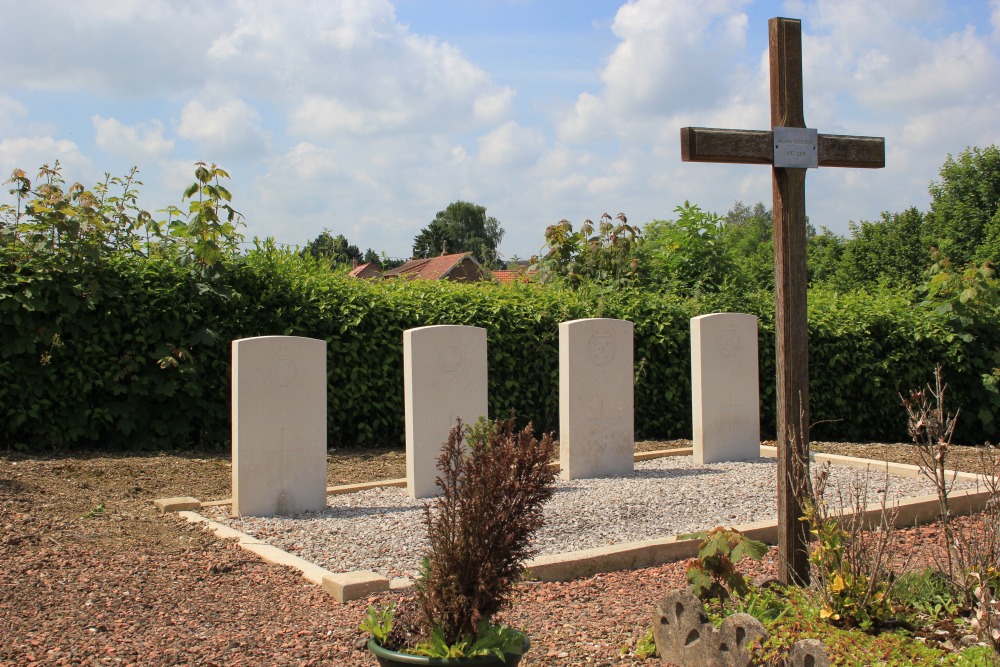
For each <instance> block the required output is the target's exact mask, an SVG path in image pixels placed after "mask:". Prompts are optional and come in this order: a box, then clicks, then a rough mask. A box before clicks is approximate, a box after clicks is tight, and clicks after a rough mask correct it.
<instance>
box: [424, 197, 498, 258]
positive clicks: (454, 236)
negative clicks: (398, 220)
mask: <svg viewBox="0 0 1000 667" xmlns="http://www.w3.org/2000/svg"><path fill="white" fill-rule="evenodd" d="M503 236H504V230H503V227H501V226H500V222H499V221H498V220H497V219H496V218H494V217H492V216H490V217H487V215H486V207H485V206H478V205H476V204H472V203H470V202H465V201H457V202H453V203H451V204H448V207H447V208H446V209H445V210H443V211H438V213H437V215H436V216H435V217H434V220H432V221H431V223H430V224H429V225H427V227H425V228H424V229H422V230H420V233H419V234H417V236H416V237H415V238H414V239H413V256H414V258H424V257H437V256H438V255H442V254H446V253H456V252H471V253H472V255H473V257H475V258H476V260H477V261H478V262H479V263H480V264H482V265H483V266H486V267H495V266H498V265H499V263H500V260H499V253H498V248H499V246H500V241H501V240H503Z"/></svg>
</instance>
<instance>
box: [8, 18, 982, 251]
mask: <svg viewBox="0 0 1000 667" xmlns="http://www.w3.org/2000/svg"><path fill="white" fill-rule="evenodd" d="M2 5H3V9H4V16H5V20H4V21H3V23H2V25H0V41H2V43H3V44H5V46H6V49H5V57H4V58H3V59H2V61H0V81H2V84H3V85H2V87H0V170H2V173H3V175H4V176H5V177H6V176H7V175H9V174H10V172H11V171H12V170H13V169H14V168H22V169H25V170H26V171H27V172H29V174H32V175H33V174H34V173H35V172H36V171H37V168H38V167H39V166H40V165H41V164H43V163H52V162H53V161H55V160H56V159H58V160H60V162H61V163H62V164H63V165H64V175H65V177H66V178H67V180H68V181H70V182H72V181H80V182H82V183H84V184H85V185H87V186H88V187H90V186H92V185H93V184H94V183H95V182H96V181H98V180H100V179H101V178H102V176H103V174H104V173H105V172H111V173H112V174H113V175H115V174H117V175H122V174H124V173H125V172H127V171H128V169H129V168H130V167H131V166H132V165H136V166H138V167H139V169H140V178H141V179H142V180H143V181H144V186H143V188H142V192H143V197H142V202H141V203H142V205H143V206H144V207H146V208H148V209H150V210H155V209H160V208H163V207H164V206H166V205H168V204H179V203H180V201H179V200H180V193H181V192H182V191H183V189H184V187H185V186H186V185H187V184H188V183H189V182H190V181H191V176H192V172H193V167H192V165H193V163H194V162H195V161H197V160H204V161H206V162H215V163H218V164H219V165H220V166H222V167H224V168H225V169H226V170H228V171H229V173H230V174H231V175H232V177H233V180H232V181H231V182H230V184H229V185H230V189H231V190H232V192H233V195H234V205H235V207H236V208H237V209H238V210H240V211H241V212H242V213H243V214H244V215H245V216H246V219H247V228H246V230H245V231H246V234H247V236H248V237H252V236H261V237H263V236H273V237H275V239H276V240H277V241H278V242H280V243H286V244H300V245H301V244H304V243H305V242H307V241H308V240H310V239H312V238H315V237H316V236H317V235H318V234H319V233H320V232H322V231H323V230H324V229H329V230H330V231H331V232H332V233H334V234H344V235H345V236H347V237H348V239H350V241H351V242H352V243H355V244H356V245H358V246H360V247H361V248H362V249H365V248H368V247H371V248H374V249H375V250H378V251H386V252H387V253H388V254H389V255H390V256H395V257H406V256H409V252H410V247H411V244H412V239H413V237H414V236H415V235H416V234H417V233H418V232H419V230H420V229H421V228H422V227H424V226H426V225H427V224H428V223H429V222H430V221H431V220H432V219H433V218H434V214H435V213H436V212H437V211H439V210H442V209H443V208H444V207H445V206H447V205H448V204H449V203H451V202H453V201H456V200H459V199H462V200H466V201H473V202H475V203H477V204H481V205H483V206H486V208H487V212H488V214H490V215H493V216H495V217H497V218H498V219H499V220H500V222H501V224H502V225H503V227H504V228H505V229H506V231H507V235H506V237H505V239H504V241H503V243H502V245H501V252H502V254H503V255H504V256H505V257H508V258H510V257H513V256H520V257H528V256H530V255H531V254H533V253H536V252H538V251H539V249H540V248H541V246H542V245H543V233H544V229H545V227H546V226H548V225H551V224H554V223H556V222H558V221H559V220H561V219H563V218H566V219H569V220H570V221H571V222H573V223H574V224H575V225H579V223H581V222H582V221H583V220H584V219H586V218H593V219H596V218H597V217H599V216H600V215H601V213H604V212H605V211H607V212H609V213H611V214H612V215H615V214H617V213H618V212H619V211H621V212H624V213H625V214H626V215H628V217H629V219H630V220H631V221H632V222H636V223H639V224H640V225H641V224H643V223H645V222H648V221H650V220H653V219H664V218H670V217H672V214H673V209H674V208H675V207H676V206H677V205H679V204H681V203H683V202H684V201H685V200H689V201H691V202H693V203H696V204H698V205H700V206H701V207H702V208H703V209H706V210H710V211H715V212H718V213H725V211H726V210H728V209H729V208H730V207H731V206H732V204H733V203H734V202H735V201H737V200H742V201H745V202H747V203H753V202H756V201H758V200H759V201H764V202H765V203H767V204H770V199H771V183H770V170H769V169H767V168H766V167H761V166H750V165H707V164H685V163H682V162H681V160H680V150H679V145H678V143H679V142H678V134H679V133H678V130H679V128H680V127H683V126H688V125H694V126H706V127H733V128H747V129H766V128H767V127H768V118H769V115H768V107H767V105H768V99H767V98H768V92H767V90H768V72H767V61H766V49H767V19H768V18H770V17H772V16H788V17H793V18H800V19H802V22H803V23H802V26H803V27H802V29H803V60H804V65H803V67H804V79H805V81H804V88H805V98H806V101H805V118H806V122H807V124H808V125H809V126H810V127H816V128H817V129H818V130H819V131H820V132H827V133H832V134H860V135H875V136H884V137H885V138H886V152H887V165H886V169H884V170H879V171H870V170H852V169H821V170H815V171H810V173H809V175H808V177H807V180H806V183H807V214H808V215H809V217H810V220H811V221H812V222H813V223H814V224H815V225H816V226H817V227H819V226H825V227H828V228H830V229H831V230H833V231H834V232H836V233H839V234H845V235H846V234H847V233H848V221H851V220H854V221H858V220H873V219H877V218H878V217H879V214H880V212H881V211H884V210H889V211H897V210H901V209H903V208H906V207H908V206H911V205H915V206H917V207H919V208H921V209H926V208H927V205H928V195H927V186H928V184H929V183H930V181H932V180H934V179H935V178H937V176H938V169H939V168H940V166H941V164H942V162H943V161H944V159H945V157H946V155H947V154H948V153H953V154H954V153H958V152H960V151H962V150H963V149H965V147H967V146H970V145H972V146H987V145H990V144H1000V121H998V120H997V118H998V117H1000V116H998V112H997V110H998V109H1000V104H998V102H1000V100H998V96H1000V92H998V91H1000V0H968V1H966V2H961V1H950V2H945V1H936V0H911V1H906V0H865V1H862V0H816V1H804V0H802V1H799V0H796V1H788V2H763V1H758V2H749V1H744V0H706V1H705V2H690V1H689V0H633V1H631V2H626V3H621V2H609V1H596V0H595V1H586V0H576V1H572V2H571V1H568V0H396V1H395V2H389V1H388V0H344V1H329V0H328V1H325V2H319V1H314V2H301V1H300V2H295V1H286V2H264V1H261V0H256V1H247V2H239V1H228V0H214V1H213V2H209V3H204V2H193V1H187V0H170V1H167V0H131V1H126V0H115V1H114V2H112V1H100V2H97V1H86V0H79V1H77V2H72V3H70V2H66V1H65V0H33V1H32V2H30V3H24V2H21V3H16V2H14V1H13V0H2ZM39 26H45V29H44V38H42V39H40V38H39Z"/></svg>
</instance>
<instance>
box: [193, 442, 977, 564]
mask: <svg viewBox="0 0 1000 667" xmlns="http://www.w3.org/2000/svg"><path fill="white" fill-rule="evenodd" d="M816 467H817V466H814V471H815V469H816ZM776 477H777V463H776V461H775V459H774V458H757V459H751V460H749V461H739V462H726V463H714V464H708V465H695V463H694V461H693V460H692V458H691V457H690V456H670V457H664V458H660V459H652V460H649V461H640V462H637V463H636V464H635V472H634V473H633V474H632V475H629V476H626V477H605V478H600V479H580V480H573V481H569V482H564V481H561V480H560V481H557V483H556V484H557V489H556V492H555V494H554V495H553V497H552V499H551V500H550V501H549V502H548V503H546V505H545V526H544V527H543V528H542V530H541V531H539V533H538V534H537V536H536V543H535V546H536V547H537V549H538V554H539V555H547V554H556V553H562V552H566V551H576V550H579V549H588V548H592V547H599V546H607V545H611V544H620V543H624V542H634V541H637V540H645V539H653V538H662V537H670V536H674V535H679V534H683V533H688V532H694V531H698V530H706V529H709V528H712V527H714V526H717V525H720V524H721V525H727V526H732V525H737V524H744V523H750V522H753V521H762V520H766V519H773V518H775V517H776V516H777V500H776V497H777V489H776ZM885 481H886V477H885V474H884V472H873V473H872V474H871V475H869V477H868V482H867V487H868V489H867V490H868V502H878V500H879V499H880V497H881V496H880V494H881V493H882V492H884V491H885V488H886V484H885ZM888 482H889V483H888V494H889V498H890V499H897V498H905V497H910V496H919V495H925V494H930V493H934V488H933V486H932V485H931V484H930V483H929V482H928V481H926V480H925V479H924V478H922V477H920V478H907V477H896V476H892V477H889V478H888ZM852 485H854V486H858V485H860V487H864V486H865V473H864V471H859V470H858V469H855V468H849V467H846V466H834V467H832V468H831V474H830V482H829V483H828V491H827V498H828V500H830V501H831V502H832V503H835V502H836V497H837V490H838V488H839V489H841V490H842V491H843V493H844V495H845V496H847V497H850V492H849V491H848V489H849V488H851V486H852ZM972 486H974V483H973V482H966V483H964V484H963V483H958V484H956V486H955V488H956V489H960V488H971V487H972ZM860 487H859V488H860ZM424 502H425V501H419V500H411V499H410V498H408V497H407V496H406V490H405V489H403V488H399V487H382V488H377V489H369V490H366V491H359V492H356V493H349V494H343V495H332V496H327V505H328V506H327V508H326V509H325V510H323V511H321V512H307V513H305V514H300V515H297V516H293V517H273V518H242V519H241V518H230V517H229V515H228V511H229V509H230V508H229V507H228V506H224V507H218V508H212V510H206V511H205V514H206V515H208V516H209V517H210V518H212V519H214V520H216V521H219V522H220V523H224V524H226V525H229V526H232V527H233V528H236V529H237V530H241V531H243V532H245V533H248V534H249V535H253V536H254V537H256V538H258V539H261V540H263V541H266V542H267V543H269V544H272V545H274V546H277V547H280V548H282V549H284V550H286V551H288V552H290V553H294V554H296V555H298V556H300V557H302V558H304V559H306V560H308V561H311V562H313V563H316V564H317V565H320V566H322V567H324V568H326V569H328V570H330V571H332V572H349V571H352V570H373V571H375V572H378V573H379V574H382V575H383V576H387V577H400V576H408V577H411V576H413V575H414V574H415V573H416V571H417V568H418V567H419V563H420V557H421V554H422V551H423V549H424V546H425V544H424V534H425V531H424V526H423V521H422V519H423V511H422V507H423V503H424Z"/></svg>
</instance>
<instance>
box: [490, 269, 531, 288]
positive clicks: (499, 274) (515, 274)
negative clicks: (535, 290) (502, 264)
mask: <svg viewBox="0 0 1000 667" xmlns="http://www.w3.org/2000/svg"><path fill="white" fill-rule="evenodd" d="M492 273H493V278H494V279H495V280H496V281H497V282H498V283H503V284H504V285H510V284H512V283H513V282H514V281H515V280H517V281H519V282H522V283H526V282H530V281H531V277H532V276H534V275H535V274H536V273H538V271H493V272H492Z"/></svg>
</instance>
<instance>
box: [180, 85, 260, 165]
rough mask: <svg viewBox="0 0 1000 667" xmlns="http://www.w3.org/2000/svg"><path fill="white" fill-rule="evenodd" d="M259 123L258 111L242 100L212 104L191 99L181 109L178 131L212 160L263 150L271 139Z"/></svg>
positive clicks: (254, 154) (257, 153)
mask: <svg viewBox="0 0 1000 667" xmlns="http://www.w3.org/2000/svg"><path fill="white" fill-rule="evenodd" d="M260 123H261V119H260V114H259V113H257V111H256V110H255V109H253V108H252V107H250V106H249V105H248V104H247V103H246V102H244V101H243V100H240V99H234V100H230V101H228V102H225V103H223V104H220V105H212V106H208V105H206V104H203V103H202V102H200V101H198V100H191V101H190V102H188V103H187V104H186V105H184V108H183V109H182V110H181V120H180V123H179V124H178V126H177V134H178V136H180V137H183V138H185V139H190V140H192V141H195V142H197V144H198V146H199V148H200V150H202V151H205V152H207V153H209V154H210V155H209V156H208V158H207V159H209V160H211V161H218V160H219V159H223V158H233V157H252V156H256V155H262V154H264V153H266V152H267V150H268V147H269V144H270V141H271V137H270V134H269V133H268V132H266V131H264V130H263V129H262V128H261V125H260Z"/></svg>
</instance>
